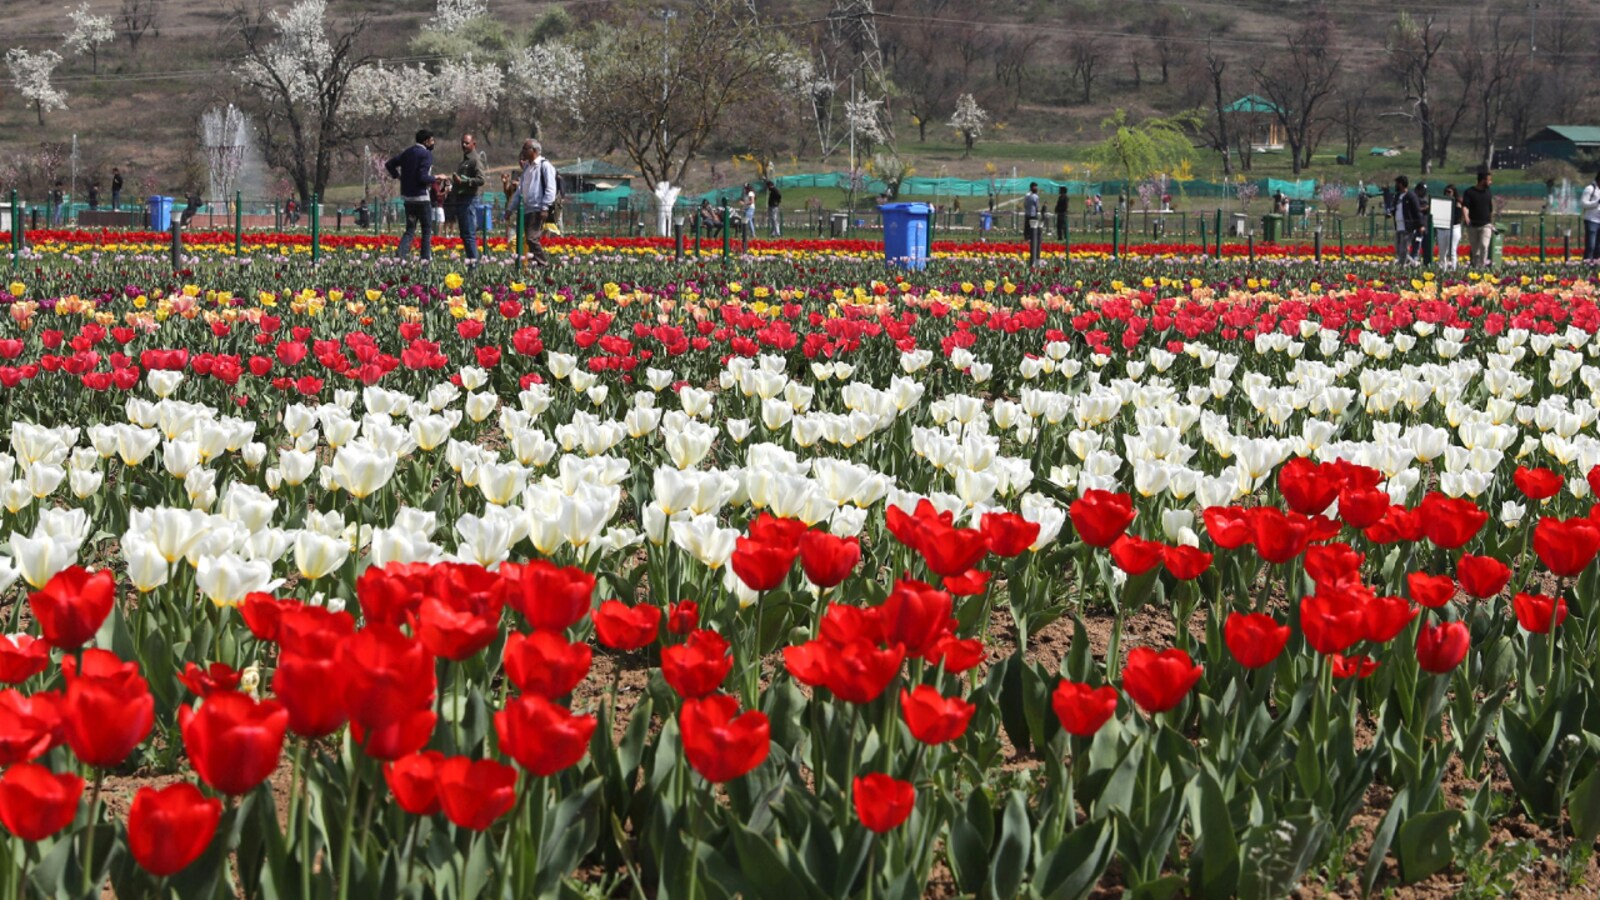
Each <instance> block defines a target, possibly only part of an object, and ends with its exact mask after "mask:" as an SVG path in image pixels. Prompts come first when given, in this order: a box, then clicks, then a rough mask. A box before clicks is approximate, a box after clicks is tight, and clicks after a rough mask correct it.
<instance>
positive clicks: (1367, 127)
mask: <svg viewBox="0 0 1600 900" xmlns="http://www.w3.org/2000/svg"><path fill="white" fill-rule="evenodd" d="M1331 118H1332V120H1333V127H1334V128H1336V129H1337V130H1338V133H1339V136H1340V137H1341V138H1343V140H1344V158H1345V159H1347V160H1349V161H1350V162H1351V163H1352V164H1354V163H1355V161H1356V154H1357V153H1359V152H1361V143H1362V141H1363V140H1365V139H1366V137H1367V135H1368V134H1370V133H1371V132H1372V124H1373V118H1372V79H1370V78H1367V77H1364V76H1362V75H1360V74H1354V75H1350V76H1347V77H1346V78H1345V79H1344V81H1343V83H1341V84H1340V85H1339V91H1338V93H1337V94H1335V95H1334V97H1333V101H1332V115H1331Z"/></svg>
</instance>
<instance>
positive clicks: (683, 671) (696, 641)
mask: <svg viewBox="0 0 1600 900" xmlns="http://www.w3.org/2000/svg"><path fill="white" fill-rule="evenodd" d="M728 646H729V645H728V641H727V639H726V638H724V637H723V636H722V635H720V634H718V633H716V632H715V631H706V630H704V629H701V630H697V631H693V632H690V634H689V639H688V640H687V641H684V642H683V643H682V644H679V645H677V646H675V647H668V648H666V649H665V650H662V651H661V677H662V678H664V679H666V682H667V684H668V685H671V687H672V689H673V690H674V691H677V692H678V695H679V696H680V697H686V698H692V697H704V696H707V695H708V694H712V693H715V692H716V690H717V688H719V687H721V686H722V680H723V679H724V678H727V677H728V672H730V671H731V670H732V669H733V657H732V656H730V655H729V653H728Z"/></svg>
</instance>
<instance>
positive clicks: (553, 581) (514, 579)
mask: <svg viewBox="0 0 1600 900" xmlns="http://www.w3.org/2000/svg"><path fill="white" fill-rule="evenodd" d="M500 571H501V573H502V574H503V575H504V576H505V579H506V583H507V594H506V602H507V603H510V604H511V606H512V607H513V608H515V609H516V611H517V612H520V613H522V615H523V618H525V619H527V620H528V623H529V624H530V625H532V626H533V627H534V628H548V629H550V630H552V631H565V630H566V629H568V628H571V627H572V626H573V625H576V624H578V622H579V621H581V620H582V619H583V617H584V616H585V615H587V614H588V613H589V607H590V606H592V605H593V602H594V576H593V575H590V574H589V573H588V572H585V571H583V570H582V569H577V568H573V567H571V566H567V567H561V566H557V565H555V564H553V563H549V562H546V561H544V560H542V559H535V560H532V561H530V562H528V563H526V564H524V565H517V564H516V563H505V564H503V565H501V567H500Z"/></svg>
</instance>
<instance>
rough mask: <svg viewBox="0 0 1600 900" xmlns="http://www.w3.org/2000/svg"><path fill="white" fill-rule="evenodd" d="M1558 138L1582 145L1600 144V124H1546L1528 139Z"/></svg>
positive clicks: (1545, 139) (1544, 139) (1546, 139)
mask: <svg viewBox="0 0 1600 900" xmlns="http://www.w3.org/2000/svg"><path fill="white" fill-rule="evenodd" d="M1556 138H1560V139H1562V140H1568V141H1571V142H1572V143H1574V144H1578V145H1580V146H1600V125H1546V126H1545V127H1543V128H1541V129H1539V130H1538V131H1537V132H1535V133H1534V134H1533V135H1531V136H1529V138H1528V140H1529V141H1548V140H1553V139H1556Z"/></svg>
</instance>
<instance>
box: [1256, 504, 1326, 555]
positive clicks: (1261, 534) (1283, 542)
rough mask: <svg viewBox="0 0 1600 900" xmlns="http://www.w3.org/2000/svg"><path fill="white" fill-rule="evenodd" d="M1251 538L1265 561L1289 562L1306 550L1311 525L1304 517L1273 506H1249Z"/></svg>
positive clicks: (1309, 538)
mask: <svg viewBox="0 0 1600 900" xmlns="http://www.w3.org/2000/svg"><path fill="white" fill-rule="evenodd" d="M1250 532H1251V542H1252V543H1254V544H1255V545H1256V552H1257V553H1259V554H1260V555H1261V558H1262V559H1263V560H1265V561H1266V562H1269V563H1272V564H1274V565H1278V564H1281V563H1286V562H1288V561H1289V560H1291V559H1294V558H1295V557H1297V556H1299V555H1300V554H1301V553H1303V552H1305V549H1306V544H1307V543H1309V542H1310V540H1311V526H1310V525H1309V524H1308V523H1307V522H1306V520H1304V519H1303V518H1297V517H1294V516H1288V515H1285V514H1284V513H1283V511H1282V510H1279V509H1277V508H1275V507H1271V506H1258V507H1256V508H1255V509H1252V510H1250Z"/></svg>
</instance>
